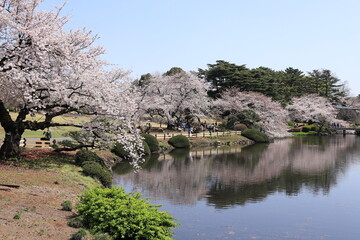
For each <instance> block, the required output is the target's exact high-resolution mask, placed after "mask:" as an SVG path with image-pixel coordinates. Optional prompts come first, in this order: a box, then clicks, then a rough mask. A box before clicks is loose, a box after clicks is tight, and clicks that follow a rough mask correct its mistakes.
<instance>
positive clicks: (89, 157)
mask: <svg viewBox="0 0 360 240" xmlns="http://www.w3.org/2000/svg"><path fill="white" fill-rule="evenodd" d="M84 162H96V163H99V164H100V165H102V166H104V160H103V159H102V158H101V157H99V156H98V155H97V154H96V153H94V152H92V151H89V150H86V149H82V150H80V151H78V152H77V153H76V154H75V163H76V165H78V166H82V165H83V163H84Z"/></svg>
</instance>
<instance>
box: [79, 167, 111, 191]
mask: <svg viewBox="0 0 360 240" xmlns="http://www.w3.org/2000/svg"><path fill="white" fill-rule="evenodd" d="M82 168H83V173H84V174H85V175H87V176H90V177H93V178H97V179H99V181H100V182H101V183H102V185H104V186H105V187H110V186H111V184H112V175H111V173H110V171H109V170H108V169H106V168H105V167H103V166H101V165H100V164H99V163H97V162H89V161H86V162H84V163H83V166H82Z"/></svg>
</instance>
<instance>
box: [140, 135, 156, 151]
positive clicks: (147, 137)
mask: <svg viewBox="0 0 360 240" xmlns="http://www.w3.org/2000/svg"><path fill="white" fill-rule="evenodd" d="M141 136H142V137H143V138H144V141H145V142H146V143H147V144H148V145H149V148H150V151H151V152H158V151H159V150H160V146H159V141H158V140H157V139H156V137H154V136H153V135H150V134H141Z"/></svg>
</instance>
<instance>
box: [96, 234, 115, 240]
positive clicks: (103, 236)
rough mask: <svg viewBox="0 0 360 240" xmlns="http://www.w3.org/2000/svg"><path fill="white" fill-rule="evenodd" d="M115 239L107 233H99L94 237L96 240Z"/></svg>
mask: <svg viewBox="0 0 360 240" xmlns="http://www.w3.org/2000/svg"><path fill="white" fill-rule="evenodd" d="M112 239H113V238H112V237H111V236H110V235H109V234H107V233H98V234H96V235H95V236H94V240H112Z"/></svg>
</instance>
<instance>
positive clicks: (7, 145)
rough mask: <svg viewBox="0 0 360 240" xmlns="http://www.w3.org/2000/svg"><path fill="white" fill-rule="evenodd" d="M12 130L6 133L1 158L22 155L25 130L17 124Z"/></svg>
mask: <svg viewBox="0 0 360 240" xmlns="http://www.w3.org/2000/svg"><path fill="white" fill-rule="evenodd" d="M13 125H14V126H13V128H12V129H11V131H8V132H6V133H5V139H4V142H3V144H2V146H1V148H0V160H5V159H9V158H13V157H18V156H19V155H20V140H21V136H22V134H23V132H24V130H23V129H21V128H19V127H18V126H17V125H16V124H13Z"/></svg>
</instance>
